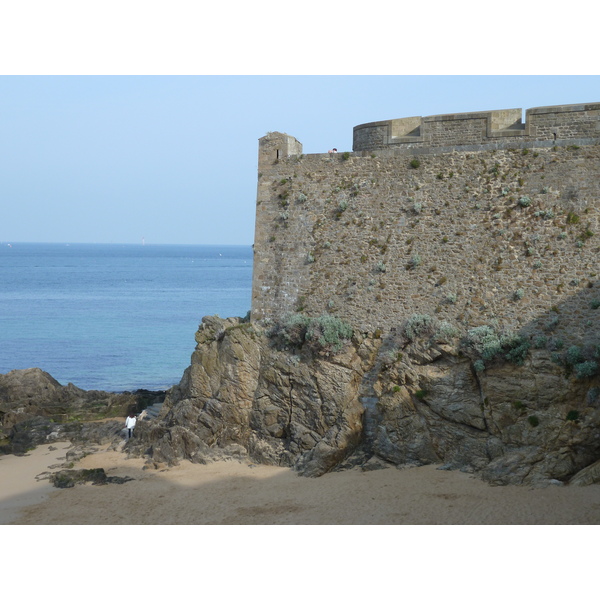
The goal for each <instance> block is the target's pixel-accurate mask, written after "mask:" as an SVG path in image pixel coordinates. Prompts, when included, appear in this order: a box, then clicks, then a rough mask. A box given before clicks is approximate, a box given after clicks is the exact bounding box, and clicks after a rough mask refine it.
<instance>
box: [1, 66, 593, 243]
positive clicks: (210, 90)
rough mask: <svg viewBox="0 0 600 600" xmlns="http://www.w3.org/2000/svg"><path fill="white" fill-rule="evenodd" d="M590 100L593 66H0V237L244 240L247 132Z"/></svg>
mask: <svg viewBox="0 0 600 600" xmlns="http://www.w3.org/2000/svg"><path fill="white" fill-rule="evenodd" d="M599 100H600V77H599V76H566V77H557V76H450V75H448V76H326V75H321V76H3V77H0V201H1V204H2V214H3V216H2V220H1V221H0V241H2V242H19V241H21V242H22V241H28V242H35V241H44V242H124V243H140V242H141V240H142V237H144V238H145V240H146V243H182V244H219V243H222V244H251V243H252V241H253V235H254V209H255V198H256V181H257V172H256V171H257V149H258V139H259V138H260V137H262V136H263V135H265V134H266V133H267V132H268V131H284V132H286V133H289V134H290V135H293V136H295V137H296V138H297V139H298V140H299V141H300V142H302V144H303V146H304V152H305V153H307V154H308V153H314V152H326V151H327V150H328V149H329V148H331V147H333V146H335V147H337V148H338V150H340V151H344V150H351V149H352V128H353V127H354V126H355V125H359V124H361V123H366V122H369V121H378V120H383V119H390V118H399V117H408V116H417V115H421V116H426V115H434V114H442V113H452V112H467V111H480V110H489V109H501V108H523V109H526V108H531V107H535V106H546V105H554V104H571V103H573V104H575V103H581V102H597V101H599Z"/></svg>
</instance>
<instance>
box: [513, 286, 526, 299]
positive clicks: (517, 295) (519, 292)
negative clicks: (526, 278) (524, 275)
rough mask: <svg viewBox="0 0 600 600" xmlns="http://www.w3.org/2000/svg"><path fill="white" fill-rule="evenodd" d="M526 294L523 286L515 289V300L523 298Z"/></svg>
mask: <svg viewBox="0 0 600 600" xmlns="http://www.w3.org/2000/svg"><path fill="white" fill-rule="evenodd" d="M524 295H525V291H524V290H523V289H522V288H519V289H518V290H515V291H514V293H513V300H521V299H522V298H523V296H524Z"/></svg>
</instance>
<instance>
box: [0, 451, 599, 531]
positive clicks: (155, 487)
mask: <svg viewBox="0 0 600 600" xmlns="http://www.w3.org/2000/svg"><path fill="white" fill-rule="evenodd" d="M68 446H69V444H67V443H62V444H55V445H54V446H41V447H38V448H36V449H35V450H33V451H32V452H30V453H29V454H28V455H27V456H23V457H19V456H13V455H9V456H3V457H1V458H0V523H1V524H21V525H96V524H107V525H109V524H110V525H154V524H160V525H500V524H502V525H596V524H599V523H600V486H598V485H593V486H588V487H572V488H570V487H562V486H554V485H551V486H548V487H546V488H541V489H540V488H538V489H533V488H527V487H516V486H504V487H498V486H490V485H488V484H486V483H484V482H482V481H481V480H479V479H477V478H476V477H474V476H472V475H469V474H466V473H461V472H457V471H445V470H439V469H438V468H437V467H436V466H434V465H429V466H424V467H416V468H409V469H397V468H395V467H388V468H385V469H380V470H374V471H366V472H365V471H362V470H360V469H357V468H356V469H353V470H350V471H344V472H339V473H330V474H327V475H325V476H323V477H320V478H316V479H312V478H305V477H299V476H298V475H297V474H296V473H294V472H293V471H292V470H290V469H286V468H280V467H270V466H264V465H254V464H249V463H239V462H218V463H211V464H208V465H197V464H192V463H189V462H187V461H182V462H181V464H180V465H178V466H175V467H171V468H165V469H163V470H155V469H147V468H146V469H144V466H145V461H144V460H143V459H129V458H127V457H126V454H124V453H122V452H116V451H111V450H107V449H105V448H103V449H101V450H100V451H98V452H96V453H94V454H90V455H88V456H86V457H85V458H83V459H81V460H80V461H79V462H77V463H76V465H75V466H74V468H76V469H90V468H97V467H102V468H104V470H105V471H106V473H107V475H113V476H114V475H116V476H119V477H131V478H133V480H132V481H127V482H125V483H122V484H114V483H111V484H107V485H91V484H84V485H76V486H75V487H74V488H68V489H57V488H54V487H52V485H51V484H50V483H49V481H48V480H47V479H43V478H40V474H42V473H45V472H46V473H47V472H50V471H52V470H57V469H60V468H64V467H61V463H62V462H64V459H65V453H66V450H67V449H68Z"/></svg>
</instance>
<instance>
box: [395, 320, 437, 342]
mask: <svg viewBox="0 0 600 600" xmlns="http://www.w3.org/2000/svg"><path fill="white" fill-rule="evenodd" d="M437 326H438V321H437V319H436V318H435V317H432V316H430V315H411V316H410V317H409V318H408V319H407V320H406V322H405V323H404V327H403V328H402V331H403V333H404V336H405V337H406V338H407V339H409V340H410V341H413V340H414V339H415V338H417V337H422V336H425V335H431V334H433V333H434V332H435V331H436V329H437Z"/></svg>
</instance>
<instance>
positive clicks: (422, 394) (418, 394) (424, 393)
mask: <svg viewBox="0 0 600 600" xmlns="http://www.w3.org/2000/svg"><path fill="white" fill-rule="evenodd" d="M428 393H429V392H428V391H427V390H417V391H416V392H415V396H416V397H417V398H418V399H419V400H423V398H425V396H427V394H428Z"/></svg>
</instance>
